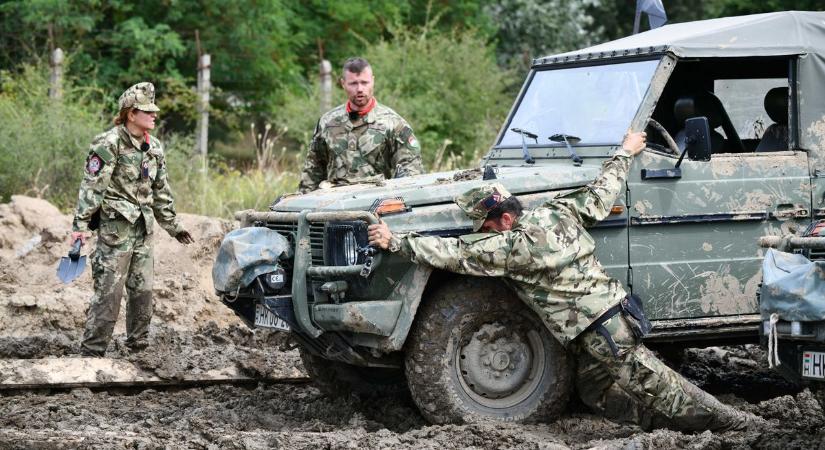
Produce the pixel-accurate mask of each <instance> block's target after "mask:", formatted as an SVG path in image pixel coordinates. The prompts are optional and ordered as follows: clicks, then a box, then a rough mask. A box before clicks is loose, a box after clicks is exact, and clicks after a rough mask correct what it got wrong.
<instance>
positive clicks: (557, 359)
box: [405, 278, 571, 423]
mask: <svg viewBox="0 0 825 450" xmlns="http://www.w3.org/2000/svg"><path fill="white" fill-rule="evenodd" d="M405 371H406V375H407V383H408V385H409V388H410V393H411V394H412V397H413V400H414V401H415V403H416V404H417V405H418V407H419V409H420V410H421V413H422V414H423V415H424V416H425V417H426V418H427V419H428V420H429V421H431V422H434V423H466V422H475V421H478V420H489V419H493V420H500V421H515V422H521V421H528V420H529V421H550V420H554V419H555V418H557V417H558V416H559V414H561V413H562V412H563V411H564V410H565V408H566V406H567V399H568V397H569V393H570V390H571V384H570V368H569V366H568V361H567V355H566V353H565V351H564V348H563V347H562V346H561V344H559V343H558V341H557V340H556V339H555V338H553V336H551V335H550V333H549V332H548V331H547V329H546V327H545V326H544V324H542V322H541V321H540V320H539V319H538V318H537V317H536V315H535V314H534V313H533V312H532V311H531V310H530V309H529V308H528V307H527V306H526V305H525V304H523V303H522V302H521V301H520V300H519V299H518V298H517V297H516V296H515V295H514V294H513V293H512V292H511V291H509V290H508V289H506V288H505V287H504V286H502V284H501V283H500V282H499V283H496V282H494V281H493V280H483V279H475V278H460V279H459V280H458V281H456V282H454V283H451V284H449V285H446V286H443V287H441V288H439V289H438V290H437V291H436V292H434V294H433V295H432V296H431V297H430V298H429V300H428V301H427V303H426V304H424V305H423V306H422V309H421V311H419V313H418V315H417V317H416V324H415V326H414V328H413V330H412V332H411V336H410V338H409V340H408V347H407V351H406V360H405Z"/></svg>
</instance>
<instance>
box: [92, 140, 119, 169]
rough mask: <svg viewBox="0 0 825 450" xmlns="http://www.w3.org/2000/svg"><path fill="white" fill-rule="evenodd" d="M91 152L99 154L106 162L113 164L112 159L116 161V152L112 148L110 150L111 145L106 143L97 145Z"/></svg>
mask: <svg viewBox="0 0 825 450" xmlns="http://www.w3.org/2000/svg"><path fill="white" fill-rule="evenodd" d="M89 153H90V154H94V155H97V156H98V157H100V159H101V160H103V162H104V163H106V164H111V163H112V161H114V159H115V154H114V153H112V150H110V149H109V147H107V146H105V145H100V146H97V147H95V148H93V149H92V150H91V151H90V152H89ZM90 156H91V155H90ZM101 167H102V166H101Z"/></svg>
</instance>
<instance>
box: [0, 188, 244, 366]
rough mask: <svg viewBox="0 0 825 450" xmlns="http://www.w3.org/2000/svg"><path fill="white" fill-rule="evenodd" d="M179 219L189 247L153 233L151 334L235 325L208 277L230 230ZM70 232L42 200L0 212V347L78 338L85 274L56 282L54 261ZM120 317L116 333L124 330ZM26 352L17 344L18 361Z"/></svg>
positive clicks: (210, 221)
mask: <svg viewBox="0 0 825 450" xmlns="http://www.w3.org/2000/svg"><path fill="white" fill-rule="evenodd" d="M181 220H182V221H183V224H184V226H185V227H186V229H187V230H189V231H190V232H191V233H192V236H193V237H194V238H195V240H196V243H195V244H192V245H190V246H184V245H182V244H180V243H178V242H177V241H176V240H175V239H173V238H171V237H169V236H168V235H167V234H166V232H165V231H163V230H162V229H161V228H160V227H158V226H155V236H154V238H153V239H154V242H155V280H154V286H153V288H152V289H153V292H154V297H155V317H154V318H153V322H152V325H153V327H156V328H159V329H164V328H171V329H175V330H189V331H191V330H195V329H198V328H200V327H203V326H205V325H206V324H209V323H214V324H216V326H217V327H218V328H227V327H229V326H232V325H239V324H240V322H239V320H238V319H237V318H236V317H235V316H234V315H233V314H232V313H231V311H229V310H228V309H227V308H226V307H224V306H222V305H221V304H220V302H219V301H218V298H217V296H215V294H214V292H213V290H212V278H211V268H212V262H213V261H214V257H215V254H216V252H217V249H218V246H219V245H220V242H221V239H222V238H223V236H224V234H225V233H226V232H227V231H229V230H230V229H231V227H232V224H231V223H230V222H228V221H225V220H220V219H215V218H210V217H203V216H195V215H190V214H182V215H181ZM70 232H71V217H69V216H67V215H64V214H62V213H60V211H59V210H57V208H55V207H54V206H52V205H51V204H49V203H48V202H46V201H45V200H41V199H36V198H30V197H24V196H13V197H12V200H11V202H10V203H6V204H2V205H0V294H2V295H0V343H2V342H3V338H10V337H13V338H14V339H17V340H20V339H25V338H27V337H32V339H34V340H40V341H43V342H47V343H48V344H47V345H55V342H60V343H62V342H64V341H65V340H66V339H68V338H70V337H74V338H75V339H76V338H78V337H79V336H80V332H81V330H82V327H83V323H84V320H85V308H86V305H87V304H88V301H89V298H90V297H91V295H92V280H91V269H90V268H87V269H86V271H85V272H84V273H83V275H82V276H81V277H80V278H78V279H77V280H75V281H74V282H72V283H71V284H69V285H64V284H62V283H61V282H60V281H59V280H58V279H57V276H56V269H57V264H58V261H59V259H60V257H61V256H65V255H66V253H67V252H68V250H69V242H68V239H69V234H70ZM94 246H95V238H94V237H93V238H92V239H90V240H89V242H87V244H86V246H85V247H84V248H83V250H82V253H83V254H89V253H91V252H92V250H93V249H94ZM123 316H124V314H121V315H120V318H119V320H118V323H117V325H116V326H115V333H116V334H118V333H124V331H125V329H124V318H123ZM35 337H36V338H35ZM6 342H8V340H7V339H6ZM28 347H30V346H28V345H25V344H21V351H22V354H21V356H29V355H30V354H31V351H30V350H27V348H28ZM0 353H2V354H3V355H4V356H6V357H9V356H11V353H13V351H11V350H9V349H8V348H2V347H0Z"/></svg>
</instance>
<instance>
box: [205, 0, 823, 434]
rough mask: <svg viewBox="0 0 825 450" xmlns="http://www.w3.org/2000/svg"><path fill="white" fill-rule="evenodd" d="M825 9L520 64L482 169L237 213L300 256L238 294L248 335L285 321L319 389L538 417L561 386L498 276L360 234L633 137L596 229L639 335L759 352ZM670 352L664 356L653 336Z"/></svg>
mask: <svg viewBox="0 0 825 450" xmlns="http://www.w3.org/2000/svg"><path fill="white" fill-rule="evenodd" d="M822 36H825V13H809V12H781V13H771V14H760V15H753V16H744V17H730V18H722V19H715V20H706V21H698V22H690V23H681V24H674V25H667V26H664V27H661V28H658V29H656V30H652V31H648V32H645V33H641V34H637V35H634V36H630V37H627V38H623V39H619V40H616V41H612V42H608V43H605V44H601V45H597V46H595V47H590V48H586V49H583V50H579V51H574V52H570V53H564V54H559V55H554V56H548V57H544V58H538V59H535V60H534V61H533V64H532V69H531V70H530V72H529V75H528V76H527V79H526V81H525V83H524V85H523V87H522V89H521V91H520V93H519V94H518V97H517V98H516V100H515V103H514V104H513V107H512V109H511V111H510V113H509V115H508V117H507V119H506V121H505V123H504V126H503V127H502V128H501V131H500V133H499V135H498V137H497V139H496V141H495V143H494V144H493V145H492V147H491V149H490V151H489V153H488V154H487V155H486V156H485V157H484V158H483V160H482V161H480V162H479V165H478V168H476V169H471V170H465V171H456V172H441V173H430V174H425V175H419V176H413V177H407V178H399V179H390V180H386V181H383V182H379V183H372V184H357V185H351V186H343V187H336V188H331V189H322V190H318V191H315V192H312V193H308V194H305V195H294V196H286V197H284V198H281V199H279V200H278V201H277V202H275V203H274V204H273V205H272V206H271V208H270V211H266V212H256V211H243V212H239V213H238V214H237V218H238V219H239V220H240V221H241V226H242V227H266V228H268V229H271V230H275V231H277V232H278V233H280V234H281V235H283V236H284V237H286V238H287V239H288V241H289V243H290V245H291V246H293V249H294V252H291V254H290V256H289V257H284V258H283V259H281V260H279V261H277V266H278V267H277V270H275V271H273V272H270V273H265V274H262V275H260V276H259V277H258V278H256V279H255V280H254V281H253V282H251V283H250V284H249V285H248V286H246V287H244V288H242V289H239V290H238V291H237V292H219V294H220V295H221V298H222V300H223V302H224V303H225V304H226V305H227V306H228V307H230V308H232V309H233V310H234V311H235V312H236V313H237V314H238V315H239V316H240V317H242V318H243V319H244V320H245V321H246V323H247V324H249V326H253V327H270V328H277V329H282V330H288V331H289V332H290V333H291V334H292V336H293V337H294V339H295V340H297V342H298V343H299V344H300V350H301V354H302V358H303V361H304V363H305V365H306V368H307V370H308V372H309V373H310V374H311V376H312V377H313V378H314V379H315V380H316V381H317V382H318V384H319V386H320V387H321V388H322V389H324V390H325V391H327V392H329V393H331V394H336V393H337V394H342V393H350V392H356V393H360V394H366V395H376V394H385V395H395V394H404V395H406V393H407V392H409V394H410V395H411V396H412V399H413V400H414V401H415V403H416V404H417V405H418V407H419V409H420V410H421V413H422V414H423V415H424V416H425V417H426V418H427V419H428V420H430V421H432V422H435V423H446V422H466V421H472V420H477V419H483V418H493V419H498V420H506V421H520V420H527V419H530V420H547V419H551V418H553V417H554V416H556V415H558V414H559V413H560V412H561V411H563V410H564V408H565V404H566V399H567V397H568V394H569V392H570V390H571V379H572V378H571V374H570V364H569V363H568V360H567V357H566V354H565V351H564V349H563V348H562V347H561V346H560V345H559V344H558V342H556V341H555V340H554V339H553V338H552V336H551V335H550V334H549V333H548V332H547V330H546V329H545V328H544V327H543V326H541V323H540V321H539V320H538V318H537V317H536V315H535V314H534V312H533V311H531V310H530V309H529V308H527V307H526V306H525V305H524V304H522V303H521V302H520V301H519V300H518V299H517V298H516V297H515V295H514V294H513V293H512V292H511V291H509V290H508V289H507V288H506V286H505V284H504V283H503V282H502V281H501V280H499V279H496V278H473V277H464V276H458V275H455V274H452V273H445V272H442V271H440V270H433V269H432V268H430V267H426V266H420V265H415V264H412V263H410V262H409V261H407V260H405V259H403V258H401V257H399V256H397V255H394V254H390V253H383V252H376V251H375V250H374V249H371V248H369V247H368V245H367V238H366V227H367V225H368V224H369V223H374V222H375V221H377V220H378V219H379V218H380V219H382V220H384V221H386V222H387V223H388V224H389V226H390V228H391V229H392V230H394V231H395V232H416V233H419V234H422V235H434V236H445V237H457V236H462V235H465V234H468V233H470V232H471V222H470V220H469V219H468V218H467V217H466V216H465V215H464V214H463V213H462V211H461V210H460V209H459V208H458V207H457V206H456V205H455V204H454V203H453V198H454V197H455V196H456V195H457V194H460V193H462V192H465V191H466V190H468V189H469V188H472V187H474V186H478V185H481V184H483V183H490V182H492V181H491V180H492V179H495V181H497V182H500V183H502V184H504V185H505V186H506V187H507V189H508V190H509V191H510V192H512V193H514V194H515V195H517V196H518V197H519V199H520V200H521V201H522V202H523V203H524V204H525V206H526V207H535V206H538V205H540V204H542V203H543V202H546V201H548V200H550V199H552V198H553V197H554V196H556V195H558V194H559V193H562V192H567V191H568V190H570V189H574V188H577V187H580V186H583V185H584V184H586V183H588V182H589V181H591V180H593V179H594V178H595V177H596V176H597V174H598V173H599V170H600V165H601V163H602V162H603V161H604V160H605V159H607V158H610V157H611V155H612V154H613V153H614V151H615V150H616V149H617V148H618V146H619V145H620V142H621V141H622V137H623V135H624V134H625V133H626V132H627V131H628V129H630V130H647V133H648V142H649V144H648V148H646V150H645V151H644V152H643V153H642V154H640V155H639V156H637V157H636V158H635V159H634V161H633V164H632V166H631V169H630V172H629V176H628V179H627V186H626V190H625V192H624V193H623V194H622V195H621V196H620V198H619V200H618V201H617V202H616V203H615V205H614V206H613V208H612V210H611V215H610V216H609V217H608V218H607V219H605V220H603V221H602V222H600V223H598V224H596V225H595V226H594V227H592V228H591V229H590V232H591V233H592V235H593V236H594V238H595V239H596V242H597V256H598V258H599V259H600V260H601V262H602V263H603V265H604V266H605V267H606V269H607V270H608V272H609V273H610V274H611V275H612V276H613V277H615V278H617V279H619V280H621V281H623V282H624V283H625V284H626V288H627V290H628V291H629V292H633V293H634V294H637V295H638V296H639V297H641V298H642V299H643V301H644V305H645V308H646V313H647V315H648V316H649V318H650V319H651V320H652V321H653V323H654V331H653V333H652V334H651V335H650V336H649V337H648V338H647V339H648V343H649V345H659V346H668V347H670V348H672V347H673V346H678V345H683V346H701V345H711V344H712V345H718V344H722V343H739V342H758V339H759V328H760V316H759V311H758V306H757V297H756V293H757V289H758V285H759V282H760V279H761V276H760V263H761V260H762V256H763V249H760V248H759V247H758V246H757V245H756V242H757V239H758V238H759V237H760V236H763V235H766V236H780V235H785V234H788V233H789V232H791V231H793V230H794V229H795V228H800V227H804V225H806V224H808V223H810V221H811V220H812V219H815V218H822V217H825V198H823V195H824V194H825V177H823V174H825V93H823V92H825V91H823V90H822V89H821V86H822V85H823V83H825V44H823V41H822V39H821V37H822ZM663 348H665V347H663Z"/></svg>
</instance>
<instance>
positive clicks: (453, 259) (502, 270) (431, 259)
mask: <svg viewBox="0 0 825 450" xmlns="http://www.w3.org/2000/svg"><path fill="white" fill-rule="evenodd" d="M510 240H511V235H510V233H477V234H469V235H466V236H461V237H459V238H443V237H437V236H418V235H415V234H408V235H399V236H397V237H396V236H393V238H392V241H391V242H390V251H397V252H398V253H399V254H400V255H402V256H404V257H407V258H409V259H410V260H411V261H413V262H415V263H417V264H426V265H428V266H431V267H435V268H437V269H443V270H449V271H450V272H455V273H459V274H464V275H474V276H488V277H501V276H505V275H507V273H508V260H509V257H508V256H509V254H510V250H511V246H512V245H511V242H510Z"/></svg>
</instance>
